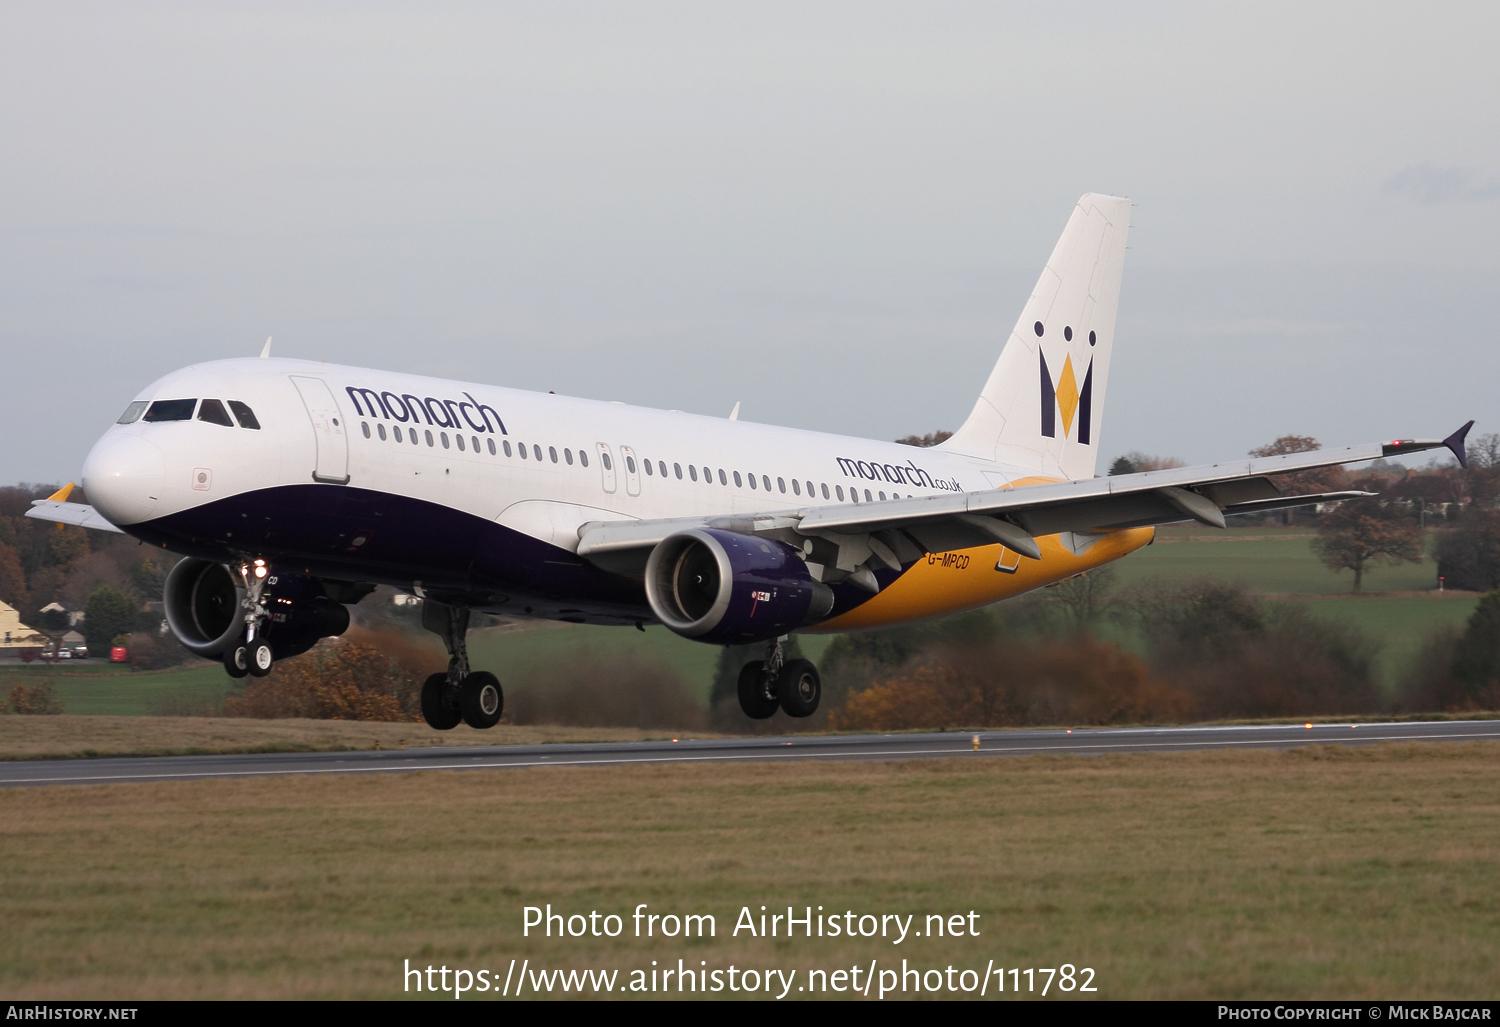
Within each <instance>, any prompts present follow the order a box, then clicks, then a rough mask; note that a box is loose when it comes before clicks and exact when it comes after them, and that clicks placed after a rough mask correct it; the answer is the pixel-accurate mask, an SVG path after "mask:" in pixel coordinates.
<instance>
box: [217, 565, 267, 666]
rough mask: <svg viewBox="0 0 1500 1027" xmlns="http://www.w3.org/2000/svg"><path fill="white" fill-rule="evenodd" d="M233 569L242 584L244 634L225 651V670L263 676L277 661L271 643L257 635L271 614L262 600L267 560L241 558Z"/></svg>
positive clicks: (264, 590) (263, 599) (241, 603)
mask: <svg viewBox="0 0 1500 1027" xmlns="http://www.w3.org/2000/svg"><path fill="white" fill-rule="evenodd" d="M234 570H235V573H237V574H238V575H239V576H240V580H241V581H242V582H243V583H244V586H245V598H244V599H242V600H240V609H242V610H244V611H245V633H244V635H243V636H242V637H241V638H240V640H239V641H236V642H234V643H233V644H232V645H230V647H229V648H228V649H225V650H224V669H225V670H226V671H227V672H228V673H229V676H230V677H232V678H242V677H244V676H245V675H246V674H253V675H254V676H255V677H258V678H263V677H265V676H266V675H267V674H269V673H271V667H272V666H273V665H274V664H275V662H276V654H275V653H273V652H271V646H270V643H268V642H267V641H266V640H265V639H264V638H261V637H260V631H261V629H262V628H263V627H264V626H265V623H266V620H267V619H268V618H269V617H270V615H271V614H270V611H269V610H267V609H266V600H265V594H266V574H267V573H268V572H267V568H266V561H264V560H255V561H254V562H251V563H246V562H244V561H241V562H240V563H239V564H238V565H237V566H236V567H235V568H234Z"/></svg>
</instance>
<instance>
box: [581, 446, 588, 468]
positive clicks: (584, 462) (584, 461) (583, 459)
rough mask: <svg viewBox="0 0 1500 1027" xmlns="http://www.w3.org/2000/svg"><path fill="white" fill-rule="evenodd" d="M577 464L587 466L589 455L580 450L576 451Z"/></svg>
mask: <svg viewBox="0 0 1500 1027" xmlns="http://www.w3.org/2000/svg"><path fill="white" fill-rule="evenodd" d="M578 462H579V463H580V464H582V465H583V466H585V467H587V466H588V465H589V455H588V454H587V453H585V452H584V451H583V450H581V449H580V450H579V451H578Z"/></svg>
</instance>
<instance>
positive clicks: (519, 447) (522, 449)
mask: <svg viewBox="0 0 1500 1027" xmlns="http://www.w3.org/2000/svg"><path fill="white" fill-rule="evenodd" d="M516 452H517V453H520V454H521V459H522V460H529V459H531V457H530V455H529V454H528V453H527V452H526V443H524V442H517V443H516Z"/></svg>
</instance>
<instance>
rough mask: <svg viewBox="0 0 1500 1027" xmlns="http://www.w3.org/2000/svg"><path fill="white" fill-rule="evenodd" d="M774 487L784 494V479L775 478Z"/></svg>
mask: <svg viewBox="0 0 1500 1027" xmlns="http://www.w3.org/2000/svg"><path fill="white" fill-rule="evenodd" d="M776 487H777V488H778V489H780V490H781V491H782V492H785V491H786V479H785V478H777V479H776Z"/></svg>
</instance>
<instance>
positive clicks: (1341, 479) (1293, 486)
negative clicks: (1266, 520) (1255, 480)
mask: <svg viewBox="0 0 1500 1027" xmlns="http://www.w3.org/2000/svg"><path fill="white" fill-rule="evenodd" d="M1317 448H1318V440H1317V439H1315V438H1313V437H1312V436H1311V435H1283V436H1281V437H1280V438H1278V439H1277V440H1276V441H1275V442H1272V443H1270V444H1269V445H1265V446H1260V447H1257V448H1256V449H1252V450H1251V451H1250V455H1251V456H1255V457H1266V456H1285V455H1287V454H1289V453H1311V452H1313V451H1314V450H1316V449H1317ZM1271 481H1272V482H1273V483H1274V484H1275V485H1276V487H1277V488H1279V489H1281V491H1283V492H1286V493H1289V494H1291V495H1294V496H1312V495H1317V494H1318V493H1320V492H1339V491H1341V490H1343V489H1345V488H1347V487H1348V476H1347V475H1345V474H1344V471H1343V469H1342V468H1339V467H1316V468H1313V469H1312V470H1309V471H1293V472H1292V473H1291V474H1273V475H1271ZM1286 519H1287V520H1288V521H1290V512H1289V513H1288V516H1287V518H1286Z"/></svg>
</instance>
